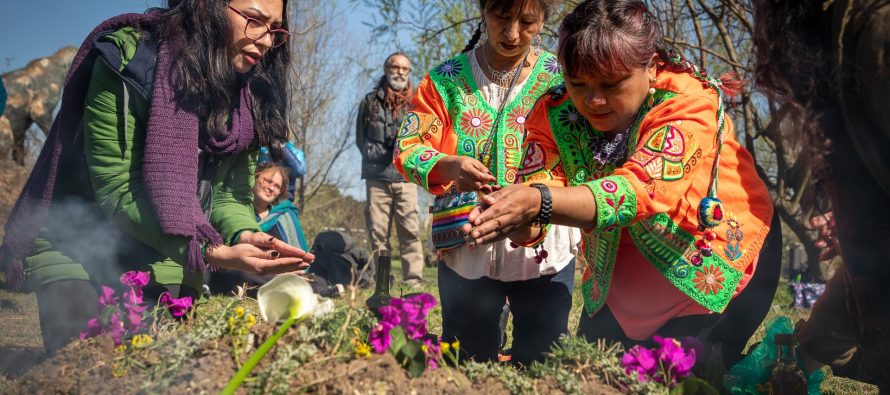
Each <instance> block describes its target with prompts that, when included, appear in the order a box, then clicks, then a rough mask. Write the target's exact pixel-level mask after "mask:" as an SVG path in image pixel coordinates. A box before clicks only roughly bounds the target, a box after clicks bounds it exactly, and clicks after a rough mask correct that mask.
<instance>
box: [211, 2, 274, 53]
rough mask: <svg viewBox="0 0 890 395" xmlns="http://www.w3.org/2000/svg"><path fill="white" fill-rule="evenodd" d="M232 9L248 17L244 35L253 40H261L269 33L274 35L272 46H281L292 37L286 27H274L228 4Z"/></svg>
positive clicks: (245, 17)
mask: <svg viewBox="0 0 890 395" xmlns="http://www.w3.org/2000/svg"><path fill="white" fill-rule="evenodd" d="M226 6H227V7H229V8H230V9H231V10H232V11H235V13H236V14H238V15H241V16H242V17H244V19H247V24H246V25H244V36H245V37H247V38H249V39H251V40H253V41H254V42H256V41H260V40H262V39H263V37H266V35H267V34H269V35H271V36H272V48H275V47H278V46H281V44H284V43H286V42H287V40H288V39H289V38H290V32H288V31H287V30H285V29H272V28H270V27H269V26H268V25H266V24H265V23H263V22H261V21H260V20H259V19H256V18H252V17H249V16H247V15H244V13H243V12H241V11H238V10H237V9H236V8H235V7H232V6H231V5H228V4H227V5H226Z"/></svg>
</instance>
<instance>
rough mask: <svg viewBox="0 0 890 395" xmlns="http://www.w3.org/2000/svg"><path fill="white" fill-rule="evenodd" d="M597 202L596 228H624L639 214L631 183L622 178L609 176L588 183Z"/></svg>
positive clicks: (606, 229) (605, 229) (604, 229)
mask: <svg viewBox="0 0 890 395" xmlns="http://www.w3.org/2000/svg"><path fill="white" fill-rule="evenodd" d="M584 185H586V186H587V187H588V188H590V191H591V192H592V193H593V197H594V199H595V200H596V216H597V219H596V228H597V229H601V230H603V231H608V230H610V229H611V228H613V227H615V226H624V225H627V224H628V223H630V221H631V220H632V219H633V218H634V216H636V214H637V199H636V195H634V190H633V186H631V185H630V181H628V180H627V179H626V178H624V177H622V176H609V177H606V178H603V179H601V180H596V181H591V182H587V183H585V184H584Z"/></svg>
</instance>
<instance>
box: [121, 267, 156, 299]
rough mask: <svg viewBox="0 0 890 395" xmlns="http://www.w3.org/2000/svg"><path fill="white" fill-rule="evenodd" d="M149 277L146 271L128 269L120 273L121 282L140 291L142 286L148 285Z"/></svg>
mask: <svg viewBox="0 0 890 395" xmlns="http://www.w3.org/2000/svg"><path fill="white" fill-rule="evenodd" d="M149 278H150V277H149V275H148V272H137V271H129V272H126V273H124V274H123V275H121V284H124V285H126V286H129V287H131V288H135V289H138V290H140V291H141V290H142V288H143V287H145V286H146V285H148V280H149ZM141 293H142V292H140V294H141Z"/></svg>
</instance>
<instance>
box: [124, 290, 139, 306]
mask: <svg viewBox="0 0 890 395" xmlns="http://www.w3.org/2000/svg"><path fill="white" fill-rule="evenodd" d="M122 297H123V298H124V305H125V306H135V305H140V304H142V290H141V289H138V290H137V289H129V290H126V291H124V294H123V296H122Z"/></svg>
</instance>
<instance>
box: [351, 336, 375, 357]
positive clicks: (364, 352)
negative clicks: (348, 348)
mask: <svg viewBox="0 0 890 395" xmlns="http://www.w3.org/2000/svg"><path fill="white" fill-rule="evenodd" d="M354 343H355V356H357V357H367V356H370V355H371V346H370V345H367V344H365V343H363V342H360V341H358V340H355V341H354Z"/></svg>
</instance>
